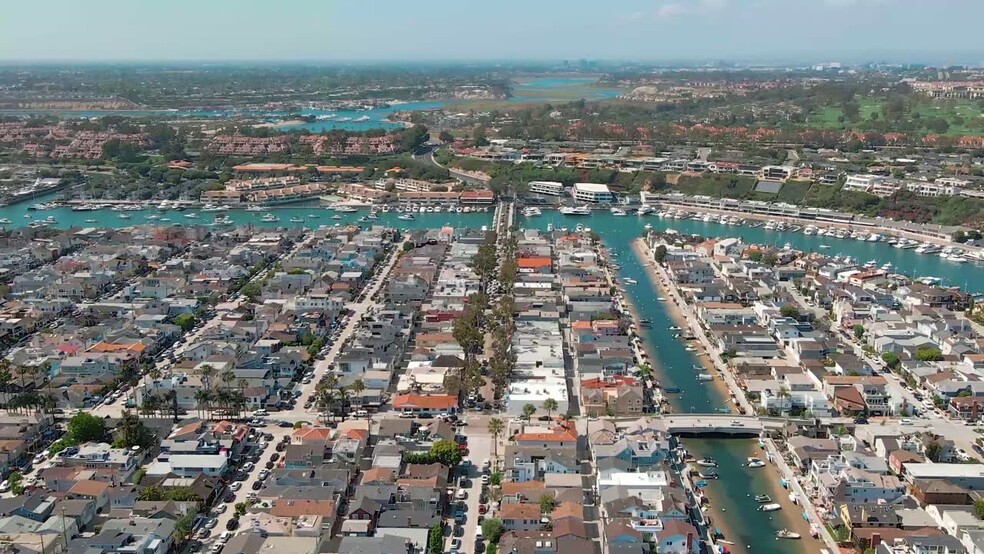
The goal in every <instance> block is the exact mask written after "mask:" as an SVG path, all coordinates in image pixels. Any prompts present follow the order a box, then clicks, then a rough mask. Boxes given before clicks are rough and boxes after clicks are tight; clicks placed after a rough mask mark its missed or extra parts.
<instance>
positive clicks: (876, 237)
mask: <svg viewBox="0 0 984 554" xmlns="http://www.w3.org/2000/svg"><path fill="white" fill-rule="evenodd" d="M884 238H885V237H883V236H881V235H879V234H878V233H871V236H869V237H868V239H867V240H868V242H878V241H881V240H882V239H884Z"/></svg>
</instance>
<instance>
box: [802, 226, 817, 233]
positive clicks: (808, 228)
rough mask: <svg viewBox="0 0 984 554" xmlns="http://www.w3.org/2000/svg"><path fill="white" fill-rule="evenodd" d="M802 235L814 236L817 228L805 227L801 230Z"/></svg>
mask: <svg viewBox="0 0 984 554" xmlns="http://www.w3.org/2000/svg"><path fill="white" fill-rule="evenodd" d="M803 234H804V235H815V234H817V228H816V227H814V226H813V225H807V226H806V228H805V229H803Z"/></svg>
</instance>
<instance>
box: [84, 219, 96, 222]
mask: <svg viewBox="0 0 984 554" xmlns="http://www.w3.org/2000/svg"><path fill="white" fill-rule="evenodd" d="M85 222H86V223H96V220H95V219H87V220H85Z"/></svg>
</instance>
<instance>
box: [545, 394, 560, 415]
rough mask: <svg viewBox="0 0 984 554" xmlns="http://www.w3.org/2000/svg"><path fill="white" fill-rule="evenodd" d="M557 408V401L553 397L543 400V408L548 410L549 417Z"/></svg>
mask: <svg viewBox="0 0 984 554" xmlns="http://www.w3.org/2000/svg"><path fill="white" fill-rule="evenodd" d="M557 408H558V405H557V401H556V400H554V399H553V398H547V399H546V400H544V401H543V409H544V410H545V411H546V412H547V417H550V416H551V415H552V414H553V412H554V410H556V409H557Z"/></svg>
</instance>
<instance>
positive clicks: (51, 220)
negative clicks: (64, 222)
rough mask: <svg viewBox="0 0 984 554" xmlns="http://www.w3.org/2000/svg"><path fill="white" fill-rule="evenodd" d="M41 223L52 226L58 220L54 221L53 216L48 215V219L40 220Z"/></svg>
mask: <svg viewBox="0 0 984 554" xmlns="http://www.w3.org/2000/svg"><path fill="white" fill-rule="evenodd" d="M41 222H42V223H45V224H46V225H54V224H55V223H58V220H57V219H55V218H54V216H50V215H49V216H48V217H46V218H44V219H43V220H41Z"/></svg>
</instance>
